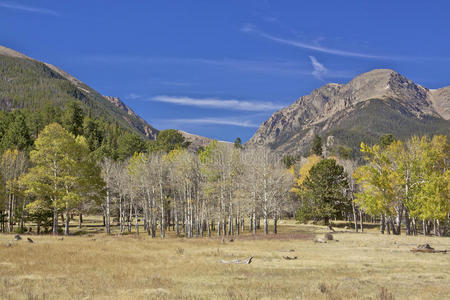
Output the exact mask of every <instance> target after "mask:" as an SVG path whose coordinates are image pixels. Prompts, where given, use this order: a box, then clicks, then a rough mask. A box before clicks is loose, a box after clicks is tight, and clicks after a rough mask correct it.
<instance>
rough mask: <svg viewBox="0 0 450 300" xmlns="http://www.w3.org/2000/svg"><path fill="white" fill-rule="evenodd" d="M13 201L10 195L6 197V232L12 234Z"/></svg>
mask: <svg viewBox="0 0 450 300" xmlns="http://www.w3.org/2000/svg"><path fill="white" fill-rule="evenodd" d="M12 203H13V201H12V194H11V193H10V194H9V195H8V232H13V204H12Z"/></svg>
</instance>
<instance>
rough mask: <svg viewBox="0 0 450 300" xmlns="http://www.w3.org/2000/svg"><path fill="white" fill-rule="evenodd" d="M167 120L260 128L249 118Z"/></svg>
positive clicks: (181, 122)
mask: <svg viewBox="0 0 450 300" xmlns="http://www.w3.org/2000/svg"><path fill="white" fill-rule="evenodd" d="M167 122H173V123H178V124H183V123H184V124H200V125H211V124H214V125H227V126H238V127H248V128H258V127H259V125H258V124H255V123H252V122H251V121H248V120H236V119H231V118H198V119H173V120H167Z"/></svg>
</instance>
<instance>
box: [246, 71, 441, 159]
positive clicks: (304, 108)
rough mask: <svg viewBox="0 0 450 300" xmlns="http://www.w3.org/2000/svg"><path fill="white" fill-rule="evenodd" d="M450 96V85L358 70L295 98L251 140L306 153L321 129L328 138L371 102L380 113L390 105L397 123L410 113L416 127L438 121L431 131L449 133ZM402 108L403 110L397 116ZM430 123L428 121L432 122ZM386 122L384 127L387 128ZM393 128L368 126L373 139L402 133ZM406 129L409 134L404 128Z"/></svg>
mask: <svg viewBox="0 0 450 300" xmlns="http://www.w3.org/2000/svg"><path fill="white" fill-rule="evenodd" d="M449 99H450V87H444V88H441V89H438V90H429V89H427V88H425V87H422V86H421V85H418V84H415V83H414V82H413V81H411V80H409V79H407V78H406V77H404V76H402V75H400V74H399V73H397V72H395V71H393V70H390V69H375V70H372V71H370V72H367V73H363V74H360V75H358V76H356V77H355V78H354V79H352V80H351V81H349V82H348V83H346V84H337V83H328V84H325V85H324V86H322V87H320V88H318V89H315V90H313V91H312V92H311V93H310V94H309V95H305V96H302V97H300V98H299V99H297V100H296V101H295V102H294V103H293V104H291V105H289V106H288V107H285V108H282V109H281V110H279V111H277V112H275V113H274V114H273V115H272V116H271V117H270V118H269V119H268V120H266V121H265V122H263V124H262V125H261V126H260V127H259V128H258V130H257V131H256V133H255V135H254V136H253V137H252V138H251V139H250V140H249V141H248V142H247V144H248V145H256V144H262V143H264V145H265V146H266V147H268V148H270V149H272V150H275V151H282V152H286V153H290V154H301V155H303V154H306V152H307V149H308V147H309V145H310V144H311V141H312V138H313V136H314V135H315V134H319V135H320V136H323V137H325V138H328V136H330V132H332V131H336V129H337V128H340V127H339V126H341V125H342V124H343V123H345V120H346V118H348V117H349V116H353V117H355V113H358V111H362V110H363V109H366V108H365V106H364V103H365V102H367V105H371V107H372V109H376V110H374V111H373V113H374V114H376V113H377V110H380V111H384V112H385V113H386V114H387V115H386V117H387V116H389V118H390V119H391V120H385V121H386V122H388V124H390V123H389V122H391V123H392V124H396V121H395V120H396V119H401V118H402V117H404V116H407V118H409V119H411V120H414V122H415V123H414V124H415V125H414V126H412V125H411V124H410V125H411V126H412V127H414V128H420V122H422V121H423V122H424V124H425V123H427V122H428V123H429V122H431V123H433V122H434V123H436V124H439V126H437V127H439V130H433V132H430V133H434V132H437V133H439V132H443V133H446V134H448V131H449V130H448V129H445V126H444V125H446V124H447V123H449V124H450V122H449V121H448V120H449V117H450V113H449V111H450V108H449V102H450V101H449ZM374 101H381V102H380V103H375V102H374ZM374 103H375V104H374ZM397 104H398V105H397ZM393 107H395V109H393ZM364 113H366V112H364ZM396 114H398V115H397V116H394V115H396ZM369 117H370V115H369ZM383 117H384V116H383V115H382V114H381V115H379V116H378V118H379V119H380V120H382V119H383ZM425 119H426V121H425ZM442 120H444V121H445V122H442ZM359 122H361V120H360V121H359ZM428 123H427V125H426V126H428V125H430V124H428ZM374 124H375V123H374ZM360 125H361V124H359V123H355V124H347V125H346V126H345V128H342V130H346V131H352V130H353V131H355V130H356V128H357V127H358V126H360ZM424 126H425V125H424ZM430 126H431V125H430ZM449 126H450V125H449ZM360 127H361V126H360ZM380 127H384V128H383V129H382V130H381V128H380ZM431 127H433V126H431ZM379 129H380V130H381V131H380V130H379ZM388 129H389V127H385V126H383V124H380V123H379V122H376V127H375V128H373V130H372V131H373V132H370V131H368V132H367V136H369V137H370V138H369V139H368V140H370V141H372V142H373V141H374V140H375V139H376V137H377V136H380V135H381V134H383V133H392V134H394V135H395V134H396V132H386V131H389V130H388ZM392 129H393V130H392V131H394V129H396V130H398V129H399V128H398V124H396V125H395V126H392ZM441 129H442V130H441ZM365 130H366V131H367V130H368V129H365ZM377 130H378V131H377ZM402 132H403V131H402ZM358 135H359V136H361V133H360V132H359V133H358ZM402 135H408V134H407V133H406V132H403V133H402ZM401 137H403V136H401ZM338 140H339V139H338ZM338 142H339V143H340V144H343V145H345V146H353V147H354V143H346V142H345V141H342V140H340V141H338ZM350 144H352V145H350Z"/></svg>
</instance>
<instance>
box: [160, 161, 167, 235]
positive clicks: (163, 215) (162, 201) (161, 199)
mask: <svg viewBox="0 0 450 300" xmlns="http://www.w3.org/2000/svg"><path fill="white" fill-rule="evenodd" d="M161 172H162V170H161ZM161 177H162V174H161V175H160V179H159V195H160V201H161V238H165V237H166V222H165V219H166V218H165V210H164V195H163V186H162V178H161Z"/></svg>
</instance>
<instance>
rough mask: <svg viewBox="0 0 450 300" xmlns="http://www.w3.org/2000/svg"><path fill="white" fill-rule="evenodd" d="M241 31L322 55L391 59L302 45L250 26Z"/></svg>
mask: <svg viewBox="0 0 450 300" xmlns="http://www.w3.org/2000/svg"><path fill="white" fill-rule="evenodd" d="M241 30H242V31H243V32H245V33H250V34H255V35H258V36H260V37H263V38H266V39H268V40H271V41H274V42H277V43H280V44H285V45H290V46H294V47H297V48H302V49H308V50H313V51H317V52H322V53H328V54H334V55H339V56H350V57H360V58H370V59H393V58H392V57H388V56H379V55H372V54H367V53H359V52H352V51H346V50H338V49H332V48H326V47H322V46H318V45H314V44H308V43H304V42H300V41H295V40H290V39H285V38H280V37H277V36H274V35H271V34H268V33H265V32H263V31H260V30H258V29H256V27H255V26H253V25H251V24H246V25H244V26H243V27H242V29H241Z"/></svg>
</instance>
